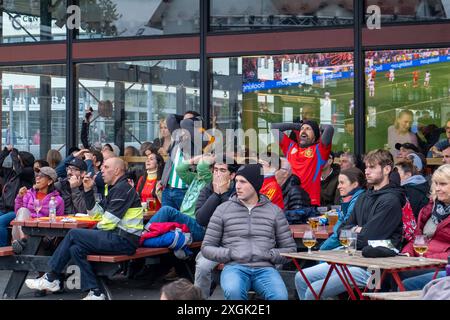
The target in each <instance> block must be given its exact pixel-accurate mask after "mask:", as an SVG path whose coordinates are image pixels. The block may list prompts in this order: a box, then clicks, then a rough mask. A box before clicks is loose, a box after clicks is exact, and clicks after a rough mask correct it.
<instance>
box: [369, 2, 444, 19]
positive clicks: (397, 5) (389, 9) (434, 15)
mask: <svg viewBox="0 0 450 320" xmlns="http://www.w3.org/2000/svg"><path fill="white" fill-rule="evenodd" d="M370 5H377V6H379V7H380V10H381V22H382V23H383V22H405V21H427V20H444V19H449V18H450V2H449V1H446V0H366V6H370Z"/></svg>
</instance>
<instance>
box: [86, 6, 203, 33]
mask: <svg viewBox="0 0 450 320" xmlns="http://www.w3.org/2000/svg"><path fill="white" fill-rule="evenodd" d="M80 8H81V30H80V33H79V38H80V39H87V38H111V37H139V36H153V35H166V34H181V33H198V32H200V31H199V30H200V24H199V12H200V4H199V0H171V1H160V0H101V1H100V0H81V1H80Z"/></svg>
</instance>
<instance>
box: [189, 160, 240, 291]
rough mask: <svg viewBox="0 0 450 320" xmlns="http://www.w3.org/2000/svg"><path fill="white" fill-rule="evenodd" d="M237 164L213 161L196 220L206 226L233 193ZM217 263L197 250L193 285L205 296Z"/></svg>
mask: <svg viewBox="0 0 450 320" xmlns="http://www.w3.org/2000/svg"><path fill="white" fill-rule="evenodd" d="M237 169H238V164H237V163H236V161H234V160H232V159H227V158H225V157H224V159H223V162H222V163H217V162H216V163H215V164H214V167H213V180H212V182H211V183H210V184H208V185H206V187H204V188H203V189H202V191H200V195H199V196H198V200H197V204H196V206H195V218H196V219H197V222H198V223H199V224H200V225H201V226H203V227H205V228H206V227H207V226H208V223H209V220H210V219H211V216H212V215H213V213H214V211H215V210H216V209H217V207H218V206H219V205H221V204H222V203H224V202H225V201H228V200H229V199H230V197H231V195H233V194H234V192H235V188H234V180H233V179H234V177H235V174H236V170H237ZM218 264H219V263H218V262H216V261H211V260H208V259H206V258H205V257H203V255H202V253H201V252H199V253H198V254H197V257H196V258H195V285H196V286H198V287H199V288H200V289H201V290H202V292H203V295H204V296H205V298H208V297H209V296H210V292H211V280H212V274H211V272H212V270H213V269H214V268H215V267H216V266H217V265H218Z"/></svg>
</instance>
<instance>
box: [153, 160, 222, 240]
mask: <svg viewBox="0 0 450 320" xmlns="http://www.w3.org/2000/svg"><path fill="white" fill-rule="evenodd" d="M197 163H198V164H197ZM212 163H214V157H211V156H202V155H200V156H196V157H194V158H191V159H190V160H188V161H183V162H181V163H180V164H179V165H178V166H177V167H176V169H175V171H176V172H177V175H178V176H179V177H180V178H181V179H182V180H183V181H185V182H186V183H187V184H188V185H189V188H188V190H187V191H186V195H185V196H184V199H183V202H182V203H181V208H180V210H177V209H175V208H173V207H169V206H163V207H162V208H161V209H159V210H158V212H157V213H156V214H155V215H154V216H153V217H152V218H151V219H150V221H149V222H148V223H147V225H146V226H145V229H146V230H149V226H150V224H151V223H153V222H178V223H181V224H185V225H187V226H188V228H189V230H190V233H191V236H192V240H193V241H202V240H203V236H204V235H205V228H204V227H203V226H201V225H200V224H198V223H197V221H196V220H195V205H196V203H197V199H198V196H199V194H200V191H201V190H202V189H203V188H204V187H205V186H206V185H207V184H208V183H210V182H211V180H212V173H211V169H210V167H211V164H212ZM194 164H197V172H192V171H190V166H192V165H194Z"/></svg>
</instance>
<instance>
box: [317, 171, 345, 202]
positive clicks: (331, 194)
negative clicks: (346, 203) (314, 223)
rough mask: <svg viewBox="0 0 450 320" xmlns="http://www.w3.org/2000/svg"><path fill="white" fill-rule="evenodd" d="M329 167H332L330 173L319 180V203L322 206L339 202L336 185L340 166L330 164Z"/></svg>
mask: <svg viewBox="0 0 450 320" xmlns="http://www.w3.org/2000/svg"><path fill="white" fill-rule="evenodd" d="M331 168H332V169H333V171H332V172H331V174H330V175H329V176H328V177H327V178H326V179H325V180H323V181H321V182H320V188H321V190H320V205H321V206H324V207H326V206H332V205H336V204H339V191H338V190H337V185H338V183H339V181H338V178H339V171H340V168H339V166H338V165H336V164H332V165H331Z"/></svg>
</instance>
